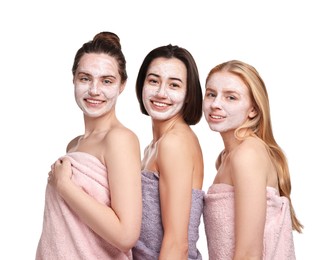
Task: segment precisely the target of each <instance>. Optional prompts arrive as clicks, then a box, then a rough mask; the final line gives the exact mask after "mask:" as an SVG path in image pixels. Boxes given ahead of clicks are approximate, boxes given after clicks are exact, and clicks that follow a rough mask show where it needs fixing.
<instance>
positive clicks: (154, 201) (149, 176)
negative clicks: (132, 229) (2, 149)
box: [132, 171, 204, 260]
mask: <svg viewBox="0 0 336 260" xmlns="http://www.w3.org/2000/svg"><path fill="white" fill-rule="evenodd" d="M203 197H204V191H202V190H192V204H191V212H190V221H189V233H188V239H189V252H188V259H198V260H201V259H202V255H201V254H200V252H199V251H198V249H197V247H196V244H197V241H198V238H199V231H198V229H199V225H200V221H201V216H202V213H203ZM142 203H143V213H142V225H141V234H140V238H139V240H138V242H137V244H136V245H135V247H134V248H133V250H132V251H133V259H134V260H137V259H138V260H157V259H158V258H159V254H160V248H161V243H162V238H163V227H162V222H161V208H160V198H159V177H158V175H157V174H156V173H153V172H148V171H143V172H142Z"/></svg>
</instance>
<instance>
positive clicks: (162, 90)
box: [156, 84, 167, 98]
mask: <svg viewBox="0 0 336 260" xmlns="http://www.w3.org/2000/svg"><path fill="white" fill-rule="evenodd" d="M156 96H158V97H161V98H166V97H167V93H166V87H165V85H164V84H161V85H160V86H159V88H158V89H157V91H156Z"/></svg>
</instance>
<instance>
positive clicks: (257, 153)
mask: <svg viewBox="0 0 336 260" xmlns="http://www.w3.org/2000/svg"><path fill="white" fill-rule="evenodd" d="M268 158H269V155H268V152H267V149H266V145H265V143H264V142H263V141H262V140H261V139H259V138H257V137H248V138H246V139H245V140H243V142H242V143H240V144H239V146H238V147H237V148H236V149H235V150H234V151H233V153H232V158H231V160H232V163H233V165H236V166H238V165H250V164H253V165H254V164H259V163H262V162H265V161H266V160H268Z"/></svg>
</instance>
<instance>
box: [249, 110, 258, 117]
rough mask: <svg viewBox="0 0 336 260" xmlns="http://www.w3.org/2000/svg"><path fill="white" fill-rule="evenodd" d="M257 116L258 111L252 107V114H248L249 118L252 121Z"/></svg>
mask: <svg viewBox="0 0 336 260" xmlns="http://www.w3.org/2000/svg"><path fill="white" fill-rule="evenodd" d="M256 115H258V111H257V110H256V109H255V108H254V107H252V109H251V111H250V113H249V114H248V117H249V118H251V119H252V118H254V117H255V116H256Z"/></svg>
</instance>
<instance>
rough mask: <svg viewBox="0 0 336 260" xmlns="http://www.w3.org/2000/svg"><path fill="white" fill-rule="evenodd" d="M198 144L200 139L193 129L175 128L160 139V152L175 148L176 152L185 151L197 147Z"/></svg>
mask: <svg viewBox="0 0 336 260" xmlns="http://www.w3.org/2000/svg"><path fill="white" fill-rule="evenodd" d="M196 145H197V146H198V145H199V143H198V139H197V137H196V135H195V134H194V133H193V131H192V130H190V129H176V130H175V129H174V130H173V131H170V132H168V133H166V134H165V135H164V136H163V137H162V138H161V139H160V140H159V142H158V149H159V151H160V152H163V151H171V150H173V151H174V152H176V153H184V152H187V151H190V150H193V149H195V147H196ZM177 148H178V149H177Z"/></svg>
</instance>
